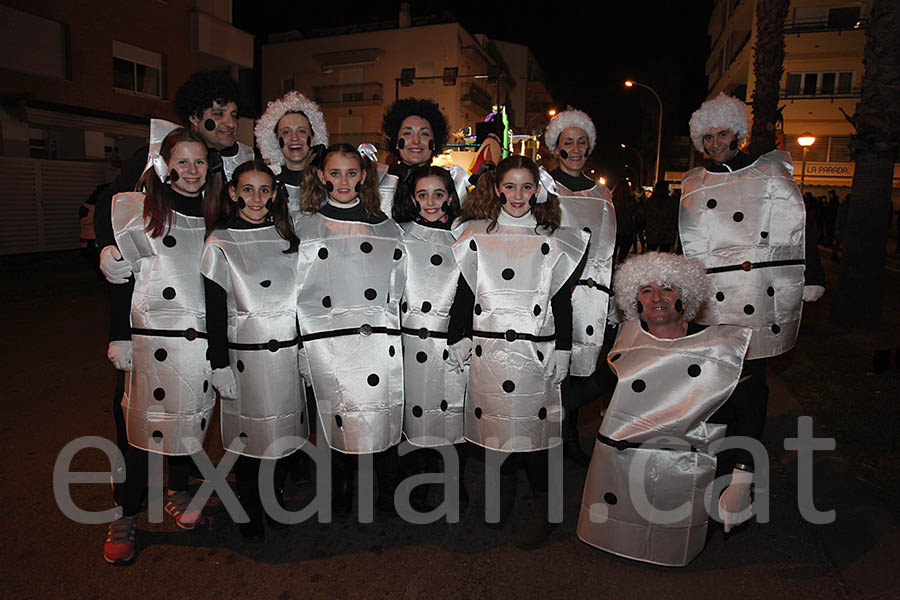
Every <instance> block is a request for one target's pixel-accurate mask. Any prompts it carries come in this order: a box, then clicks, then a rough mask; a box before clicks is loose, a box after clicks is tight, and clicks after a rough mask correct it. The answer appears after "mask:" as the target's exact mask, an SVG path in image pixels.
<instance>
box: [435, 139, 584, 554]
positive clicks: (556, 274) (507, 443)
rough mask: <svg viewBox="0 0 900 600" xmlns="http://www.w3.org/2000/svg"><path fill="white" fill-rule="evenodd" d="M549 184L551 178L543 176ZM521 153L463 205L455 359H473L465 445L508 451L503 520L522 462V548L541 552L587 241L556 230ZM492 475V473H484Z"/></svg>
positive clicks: (550, 198)
mask: <svg viewBox="0 0 900 600" xmlns="http://www.w3.org/2000/svg"><path fill="white" fill-rule="evenodd" d="M547 179H549V180H550V183H551V184H552V179H550V178H549V176H547ZM540 182H541V176H540V172H539V170H538V168H537V166H535V164H534V163H533V162H532V161H531V159H529V158H526V157H523V156H518V155H514V156H510V157H509V158H506V159H504V160H503V161H501V162H500V164H498V165H497V167H496V172H494V171H490V170H488V171H486V172H485V173H483V174H482V175H481V177H480V178H479V180H478V185H477V186H476V188H475V192H474V193H473V195H472V197H471V198H470V199H469V202H468V203H467V204H465V205H464V206H463V212H462V219H463V221H467V227H466V230H465V231H464V233H463V234H462V235H461V236H460V238H459V240H457V242H456V243H454V245H453V254H454V257H455V258H456V262H457V264H458V265H459V269H460V272H461V276H460V279H459V283H458V285H457V291H456V298H455V299H454V302H453V306H452V307H451V311H450V332H449V334H448V339H447V342H448V344H450V347H449V348H448V351H449V358H450V360H451V361H452V363H453V364H455V365H456V366H457V367H458V368H462V366H463V365H464V364H465V363H466V362H467V361H469V360H471V363H470V365H469V383H468V388H467V391H466V423H465V433H466V439H468V440H469V441H471V442H473V443H475V444H477V445H479V446H482V447H484V448H486V451H487V452H489V453H491V452H499V453H504V454H506V455H507V456H504V457H503V458H504V459H505V460H504V463H503V467H501V482H500V487H501V490H500V495H501V506H500V521H501V522H502V521H503V520H504V519H505V518H506V517H508V515H509V512H510V510H511V508H512V501H513V500H514V498H515V478H516V469H517V468H518V466H519V465H520V464H522V463H524V466H525V468H526V472H527V474H528V478H529V481H530V482H531V485H532V488H533V490H534V493H535V503H534V508H535V510H534V514H533V515H532V518H531V520H530V521H529V523H528V524H527V525H526V526H525V527H524V528H523V529H522V530H521V531H520V534H519V538H518V541H517V543H518V544H519V546H520V547H522V548H527V549H530V548H535V547H537V546H538V545H540V544H541V543H542V542H543V541H544V540H545V539H546V538H547V536H549V535H550V533H551V532H552V531H553V528H554V527H555V524H554V523H550V522H549V519H548V512H547V511H548V480H547V477H548V474H547V463H548V452H547V451H548V449H549V448H551V447H554V446H558V445H559V444H560V442H561V438H560V421H561V420H562V419H561V416H562V415H561V412H562V407H561V403H560V389H559V386H560V383H562V381H563V379H564V378H565V376H566V374H567V373H568V369H569V361H570V359H571V351H572V300H571V284H572V281H571V279H572V276H573V274H574V273H575V271H576V269H577V267H578V265H579V263H580V262H581V260H582V257H583V256H584V253H585V250H586V249H587V243H588V240H589V234H588V233H586V232H584V231H581V230H574V231H572V230H568V229H563V228H560V227H559V223H560V209H559V202H558V200H557V198H556V197H555V196H554V195H552V194H550V193H548V192H547V190H546V189H545V188H544V186H542V185H541V183H540ZM488 476H490V474H488Z"/></svg>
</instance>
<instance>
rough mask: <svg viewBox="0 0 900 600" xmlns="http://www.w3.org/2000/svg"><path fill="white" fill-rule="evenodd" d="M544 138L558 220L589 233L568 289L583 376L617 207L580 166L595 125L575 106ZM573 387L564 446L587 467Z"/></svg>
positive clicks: (592, 363)
mask: <svg viewBox="0 0 900 600" xmlns="http://www.w3.org/2000/svg"><path fill="white" fill-rule="evenodd" d="M544 140H545V143H546V144H547V148H549V150H550V152H552V153H553V156H555V157H556V160H557V162H558V165H559V166H558V167H557V168H556V169H554V170H553V171H550V175H551V176H552V177H553V179H554V180H555V181H556V185H557V189H558V194H559V205H560V208H561V209H562V226H563V227H570V228H585V229H587V230H588V231H589V232H590V234H591V242H590V245H589V246H588V251H587V254H586V256H585V262H584V265H583V266H582V268H581V272H580V273H579V275H578V281H577V282H576V285H575V289H574V290H572V321H573V323H572V364H571V365H570V367H569V377H570V378H575V377H587V376H589V375H591V373H593V372H594V370H595V369H596V368H597V359H598V358H599V356H600V350H601V348H602V347H603V338H604V333H605V331H606V316H607V309H608V307H609V302H610V298H611V289H610V281H611V278H612V261H613V250H614V249H615V245H616V211H615V209H614V208H613V205H612V201H611V200H610V196H609V190H608V189H607V187H606V186H605V185H603V184H600V183H597V182H596V181H594V180H593V179H591V178H590V177H587V176H585V175H584V173H583V171H582V169H583V168H584V165H585V163H586V162H587V159H588V157H589V156H590V154H591V152H592V151H593V150H594V144H595V143H596V141H597V130H596V128H595V127H594V122H593V121H592V120H591V118H590V117H589V116H588V115H587V114H585V113H584V112H582V111H580V110H576V109H574V108H569V109H568V110H564V111H562V112H561V113H559V114H558V115H556V116H555V117H554V118H553V119H551V121H550V124H549V125H548V126H547V129H546V130H545V131H544ZM572 387H573V386H572V385H571V384H570V383H569V382H568V381H567V382H565V383H564V384H563V388H562V390H563V407H564V408H565V415H564V418H563V444H564V446H563V451H564V453H565V455H566V457H568V458H570V459H572V460H574V461H575V462H576V463H577V464H579V465H581V466H584V467H586V466H587V465H588V462H589V460H590V457H588V456H587V455H586V454H585V453H584V451H583V450H582V449H581V446H580V445H579V444H578V410H579V408H580V407H581V406H583V404H585V403H587V402H588V401H590V400H592V398H590V397H576V396H575V395H574V394H572V393H571V392H570V390H571V389H572Z"/></svg>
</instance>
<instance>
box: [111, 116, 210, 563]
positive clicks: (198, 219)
mask: <svg viewBox="0 0 900 600" xmlns="http://www.w3.org/2000/svg"><path fill="white" fill-rule="evenodd" d="M159 125H160V124H159V122H154V123H153V124H152V126H154V127H158V126H159ZM160 137H162V136H161V135H160V134H159V133H158V132H153V133H152V134H151V139H153V141H154V143H153V145H151V148H150V164H149V165H148V167H149V168H148V169H147V171H146V172H145V174H144V176H143V177H142V178H141V180H140V182H139V183H140V185H141V187H142V189H144V190H145V193H140V192H128V193H123V194H118V195H117V196H116V197H115V199H114V201H113V206H112V216H111V218H112V229H113V232H114V235H115V239H116V245H117V247H118V248H119V249H120V251H121V253H122V256H124V257H125V260H127V261H128V262H129V263H130V264H132V265H134V277H133V278H132V279H131V280H130V281H129V282H128V283H126V284H123V285H117V286H113V288H112V291H113V295H112V298H111V307H112V319H111V323H110V340H111V341H110V343H109V350H108V356H109V358H110V361H112V363H113V364H114V365H115V366H116V368H117V369H119V370H121V371H123V372H125V373H126V376H127V377H126V381H125V386H124V387H125V393H124V397H123V399H122V410H123V415H124V421H125V425H126V428H127V436H128V443H129V447H128V449H127V451H126V453H125V467H126V473H125V474H126V479H125V481H124V483H122V484H121V485H122V487H121V488H120V492H121V493H120V494H119V498H118V500H119V503H120V507H121V511H122V512H121V515H122V516H121V517H120V518H118V519H116V520H115V521H113V522H112V523H111V524H110V528H109V532H108V535H107V541H106V545H105V546H104V557H105V558H106V560H107V562H110V563H112V564H123V563H128V562H130V561H131V560H132V559H133V557H134V533H135V527H134V523H135V518H136V515H137V512H138V510H139V509H140V505H141V499H142V497H143V495H144V492H145V491H146V489H147V475H148V460H149V456H148V453H156V454H162V455H167V456H168V457H169V482H168V487H169V490H168V493H167V496H166V500H167V502H166V511H167V512H168V513H169V514H171V515H172V516H173V517H175V520H176V523H177V524H178V525H179V527H181V528H183V529H188V530H190V529H194V528H195V527H197V526H199V525H202V524H203V522H204V521H205V519H204V517H203V512H202V507H193V506H190V505H191V496H190V494H189V492H188V491H187V478H188V472H189V469H190V462H189V456H190V455H191V454H194V453H197V452H200V451H201V450H202V447H203V439H204V437H205V436H206V432H207V429H208V425H209V419H210V415H211V414H212V410H213V406H214V404H215V391H214V390H213V388H212V386H211V385H210V376H211V374H210V369H209V363H208V362H207V358H206V351H207V343H206V319H205V305H204V296H203V283H202V278H201V277H200V255H201V252H202V250H203V237H204V233H205V231H206V224H205V220H204V212H206V213H207V214H209V213H210V212H211V207H210V202H209V201H208V200H204V197H203V194H202V191H203V190H204V188H206V193H207V196H210V197H211V196H213V195H215V194H217V193H218V189H219V188H218V179H217V178H215V177H212V178H211V181H209V182H208V178H207V175H208V168H207V150H206V145H205V144H204V142H203V140H202V138H200V137H199V136H197V135H196V134H195V133H193V132H191V131H189V130H187V129H184V128H177V129H175V130H173V131H171V133H169V134H168V135H166V136H165V137H164V138H163V139H161V140H160ZM157 144H158V145H157Z"/></svg>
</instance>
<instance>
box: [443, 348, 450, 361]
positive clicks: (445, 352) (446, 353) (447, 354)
mask: <svg viewBox="0 0 900 600" xmlns="http://www.w3.org/2000/svg"><path fill="white" fill-rule="evenodd" d="M442 356H443V357H444V360H447V359H448V358H450V351H449V350H447V349H446V348H445V349H444V354H443V355H442Z"/></svg>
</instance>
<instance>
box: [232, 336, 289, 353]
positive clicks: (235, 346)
mask: <svg viewBox="0 0 900 600" xmlns="http://www.w3.org/2000/svg"><path fill="white" fill-rule="evenodd" d="M299 343H300V338H294V339H292V340H288V341H286V342H280V341H278V340H269V341H268V342H265V343H263V344H239V343H237V342H228V347H229V348H231V349H232V350H268V351H269V352H278V350H279V349H281V348H290V347H291V346H296V345H297V344H299Z"/></svg>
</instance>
